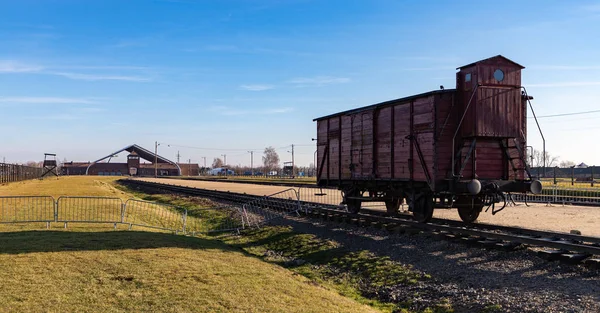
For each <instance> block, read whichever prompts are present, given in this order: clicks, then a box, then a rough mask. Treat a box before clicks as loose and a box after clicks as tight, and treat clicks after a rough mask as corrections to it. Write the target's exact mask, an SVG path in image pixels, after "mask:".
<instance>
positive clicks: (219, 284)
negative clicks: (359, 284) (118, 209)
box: [0, 177, 377, 312]
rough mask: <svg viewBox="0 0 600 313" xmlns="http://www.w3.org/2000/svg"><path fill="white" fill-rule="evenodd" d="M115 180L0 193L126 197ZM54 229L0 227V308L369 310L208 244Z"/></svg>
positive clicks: (93, 228)
mask: <svg viewBox="0 0 600 313" xmlns="http://www.w3.org/2000/svg"><path fill="white" fill-rule="evenodd" d="M115 179H116V178H113V177H61V178H60V179H59V180H56V179H46V180H42V181H40V180H32V181H27V182H19V183H12V184H8V185H3V186H0V196H6V195H51V196H54V197H59V196H90V195H92V196H112V197H119V198H121V199H127V198H130V197H132V195H131V194H129V193H126V192H123V191H121V190H119V189H116V188H115V187H114V186H113V185H112V182H113V181H114V180H115ZM61 226H62V225H60V224H59V223H54V224H52V227H51V230H42V229H43V228H42V227H43V225H40V224H35V223H34V224H21V225H12V224H8V225H0V304H1V305H0V312H40V311H44V312H123V311H136V312H377V311H376V310H375V309H373V308H371V307H369V306H366V305H363V304H359V303H358V302H356V301H354V300H351V299H349V298H346V297H343V296H341V295H339V294H338V293H337V292H336V291H333V290H329V289H327V288H324V287H322V286H320V285H318V284H316V283H314V282H312V281H310V280H309V279H307V278H305V277H304V276H301V275H298V274H295V273H293V272H291V271H288V270H286V269H284V268H282V267H280V266H276V265H273V264H268V263H265V262H262V261H261V260H259V259H258V258H255V257H252V256H249V255H248V254H245V253H243V252H242V251H240V250H239V249H235V248H232V247H229V246H227V245H225V244H223V243H222V242H220V241H217V240H208V239H201V238H193V237H185V236H179V235H172V234H167V233H161V232H142V231H123V230H110V227H111V225H104V226H102V225H94V224H70V225H69V229H67V230H63V229H60V228H59V227H61ZM119 228H120V227H119Z"/></svg>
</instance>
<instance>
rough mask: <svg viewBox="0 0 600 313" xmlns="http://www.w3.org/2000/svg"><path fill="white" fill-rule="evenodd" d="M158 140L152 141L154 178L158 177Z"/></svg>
mask: <svg viewBox="0 0 600 313" xmlns="http://www.w3.org/2000/svg"><path fill="white" fill-rule="evenodd" d="M159 145H160V144H159V143H158V141H155V142H154V178H156V177H158V146H159Z"/></svg>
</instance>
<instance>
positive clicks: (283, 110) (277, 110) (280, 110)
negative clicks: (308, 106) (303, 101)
mask: <svg viewBox="0 0 600 313" xmlns="http://www.w3.org/2000/svg"><path fill="white" fill-rule="evenodd" d="M292 111H294V108H290V107H285V108H275V109H267V110H264V111H263V113H265V114H281V113H287V112H292Z"/></svg>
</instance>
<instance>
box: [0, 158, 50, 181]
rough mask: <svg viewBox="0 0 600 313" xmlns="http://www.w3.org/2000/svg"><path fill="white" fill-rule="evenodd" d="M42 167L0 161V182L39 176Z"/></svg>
mask: <svg viewBox="0 0 600 313" xmlns="http://www.w3.org/2000/svg"><path fill="white" fill-rule="evenodd" d="M42 171H43V168H41V167H32V166H27V165H18V164H6V163H0V184H4V183H11V182H17V181H22V180H28V179H34V178H39V177H40V176H42Z"/></svg>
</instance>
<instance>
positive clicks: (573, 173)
mask: <svg viewBox="0 0 600 313" xmlns="http://www.w3.org/2000/svg"><path fill="white" fill-rule="evenodd" d="M573 185H575V166H571V186H573Z"/></svg>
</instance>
